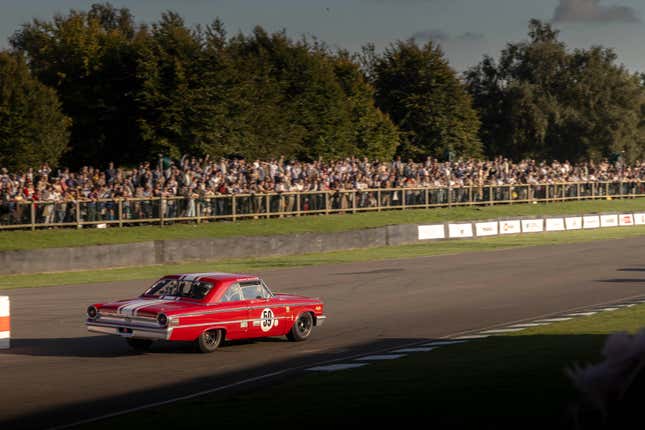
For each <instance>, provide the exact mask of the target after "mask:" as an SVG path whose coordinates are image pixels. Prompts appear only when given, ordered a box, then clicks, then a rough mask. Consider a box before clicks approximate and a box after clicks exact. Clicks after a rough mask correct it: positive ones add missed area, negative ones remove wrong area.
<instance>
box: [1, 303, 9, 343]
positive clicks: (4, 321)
mask: <svg viewBox="0 0 645 430" xmlns="http://www.w3.org/2000/svg"><path fill="white" fill-rule="evenodd" d="M9 318H10V317H9V297H7V296H0V349H8V348H9V343H10V338H11V325H10V323H9Z"/></svg>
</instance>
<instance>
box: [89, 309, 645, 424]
mask: <svg viewBox="0 0 645 430" xmlns="http://www.w3.org/2000/svg"><path fill="white" fill-rule="evenodd" d="M644 321H645V306H644V305H640V306H635V307H633V308H627V309H622V310H618V311H613V312H603V313H600V314H597V315H594V316H588V317H581V318H577V319H574V320H571V321H567V322H562V323H556V324H553V325H550V326H543V327H537V328H533V329H529V330H525V331H522V332H519V333H514V334H512V335H508V336H499V337H492V338H487V339H482V340H476V341H471V342H468V343H464V344H458V345H450V346H444V347H439V348H437V349H435V350H433V351H430V352H426V353H415V354H411V355H409V356H408V357H405V358H402V359H399V360H394V361H388V362H380V363H373V364H370V365H369V366H366V367H362V368H358V369H353V370H346V371H342V372H335V373H331V374H305V375H304V376H299V377H295V378H289V380H286V379H283V380H282V381H277V382H275V383H272V384H271V386H262V387H260V388H257V387H256V388H247V389H245V390H244V391H242V392H237V393H234V394H217V395H211V396H207V397H202V398H199V399H196V400H192V401H184V402H181V403H177V404H175V405H165V406H163V407H158V408H153V409H150V410H146V411H142V412H138V413H134V414H129V415H126V416H123V417H118V418H114V419H111V420H106V421H102V422H98V423H93V424H91V426H88V428H89V427H91V428H93V429H97V428H98V429H108V428H119V427H122V426H124V425H127V426H133V427H138V428H155V427H159V426H161V425H163V426H167V427H179V426H181V427H182V428H198V427H199V428H202V427H203V426H204V425H205V424H207V423H209V422H210V417H214V416H215V417H217V423H218V425H226V424H235V425H236V426H242V427H245V426H248V425H254V424H255V425H261V426H262V427H271V428H273V427H277V426H281V425H282V424H283V423H284V420H285V414H287V412H285V411H288V410H291V409H290V408H295V409H296V410H297V419H298V420H299V422H309V421H310V420H314V422H316V423H317V424H320V423H327V424H332V423H344V424H346V423H347V422H351V421H354V422H365V421H376V420H378V421H382V420H386V421H387V420H389V419H394V420H397V421H401V420H403V421H406V422H408V421H409V420H410V418H411V417H415V418H417V417H419V418H421V419H422V422H426V423H427V424H428V425H425V426H424V427H427V428H432V427H434V428H436V427H437V426H439V428H442V427H446V426H449V427H452V426H453V425H460V426H465V428H496V427H497V426H503V427H506V426H509V427H513V428H534V427H536V428H560V426H562V425H563V424H564V423H567V422H568V419H567V416H568V415H567V413H568V412H567V410H568V407H569V406H570V405H571V404H572V403H573V402H575V401H576V400H577V399H578V394H577V393H576V392H575V390H574V388H573V386H572V384H571V382H570V381H569V379H568V377H567V376H566V373H565V369H567V368H571V367H573V366H574V365H575V364H580V365H585V364H587V363H595V362H598V361H601V360H602V357H601V355H600V352H601V350H602V346H603V344H604V341H605V339H606V336H607V335H608V334H610V333H612V332H616V331H628V332H632V333H633V332H636V331H637V330H639V329H641V328H642V327H643V322H644ZM215 354H217V353H215ZM249 409H251V410H252V413H249ZM359 417H364V418H359ZM293 418H296V417H295V416H293ZM425 420H428V421H425ZM429 424H432V426H431V425H429ZM482 426H483V427H482Z"/></svg>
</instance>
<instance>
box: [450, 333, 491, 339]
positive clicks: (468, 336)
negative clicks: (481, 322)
mask: <svg viewBox="0 0 645 430" xmlns="http://www.w3.org/2000/svg"><path fill="white" fill-rule="evenodd" d="M486 337H490V335H488V334H467V335H464V336H457V337H453V339H454V340H471V339H484V338H486Z"/></svg>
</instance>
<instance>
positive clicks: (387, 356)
mask: <svg viewBox="0 0 645 430" xmlns="http://www.w3.org/2000/svg"><path fill="white" fill-rule="evenodd" d="M403 357H405V354H375V355H367V356H365V357H361V358H357V359H356V360H358V361H383V360H396V359H398V358H403Z"/></svg>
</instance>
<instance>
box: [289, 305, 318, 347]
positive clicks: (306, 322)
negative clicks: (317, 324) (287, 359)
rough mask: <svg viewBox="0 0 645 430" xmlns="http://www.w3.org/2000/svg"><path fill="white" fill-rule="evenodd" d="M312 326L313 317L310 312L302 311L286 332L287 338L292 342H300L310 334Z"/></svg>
mask: <svg viewBox="0 0 645 430" xmlns="http://www.w3.org/2000/svg"><path fill="white" fill-rule="evenodd" d="M313 327H314V317H313V316H312V315H311V313H310V312H303V313H301V314H300V315H298V318H296V322H295V323H294V324H293V327H291V330H289V333H287V339H289V340H290V341H292V342H301V341H303V340H306V339H307V338H308V337H309V335H310V334H311V330H312V329H313Z"/></svg>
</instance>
